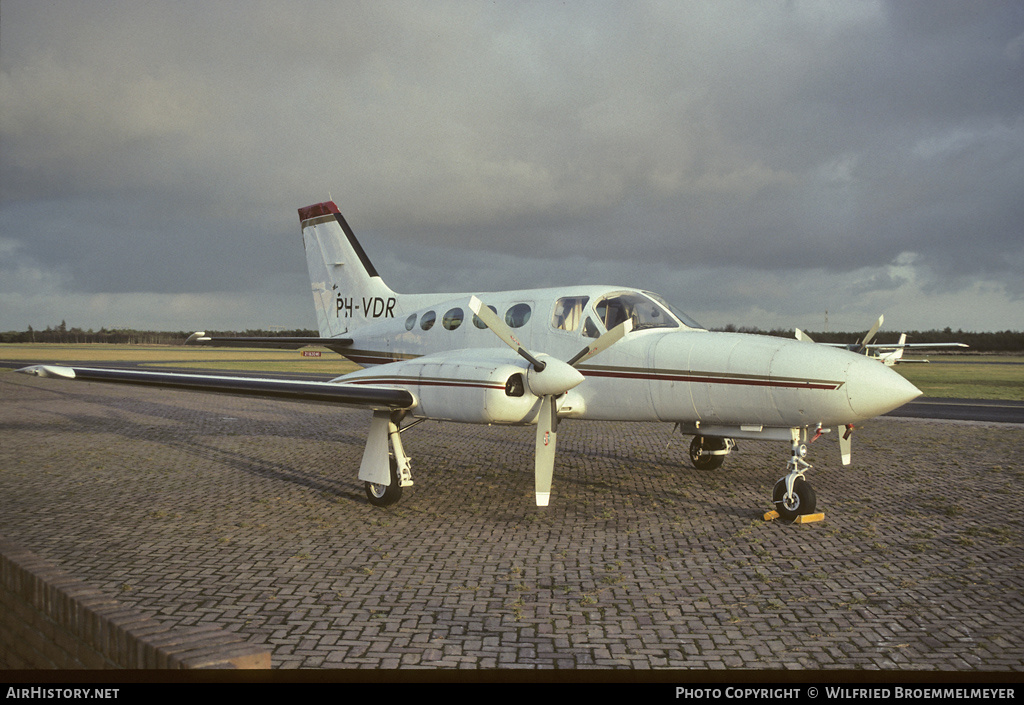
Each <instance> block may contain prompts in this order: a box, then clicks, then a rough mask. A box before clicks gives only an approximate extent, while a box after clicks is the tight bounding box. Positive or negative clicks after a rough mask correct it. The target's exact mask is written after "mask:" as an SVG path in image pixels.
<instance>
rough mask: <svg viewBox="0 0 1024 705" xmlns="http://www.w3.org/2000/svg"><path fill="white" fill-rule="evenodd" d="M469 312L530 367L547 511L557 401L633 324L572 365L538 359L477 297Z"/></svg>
mask: <svg viewBox="0 0 1024 705" xmlns="http://www.w3.org/2000/svg"><path fill="white" fill-rule="evenodd" d="M469 309H470V310H471V311H472V312H473V313H474V314H476V317H477V318H479V319H480V321H481V322H483V324H484V325H485V326H487V327H488V328H489V329H490V330H491V332H492V333H494V334H495V335H497V336H498V337H499V338H500V339H501V340H502V341H503V342H504V343H505V344H506V345H508V346H509V347H510V348H512V349H513V350H515V351H516V353H518V354H519V355H520V356H521V357H522V358H523V359H524V360H526V361H527V362H529V363H530V367H531V369H530V370H529V371H528V372H527V375H526V383H527V385H528V386H529V387H530V391H531V392H533V394H535V395H536V396H538V397H540V412H539V413H538V415H537V442H536V448H535V451H534V490H535V492H536V496H537V506H538V507H546V506H547V505H548V501H549V500H550V498H551V477H552V475H553V474H554V469H555V447H556V444H557V438H558V406H557V404H556V403H555V402H556V399H557V397H559V396H561V395H562V394H565V393H566V392H568V391H569V390H570V389H572V388H573V387H575V386H577V385H578V384H579V383H580V382H582V381H583V375H582V374H580V372H579V370H577V369H576V367H575V365H576V364H577V363H578V362H580V361H581V360H585V359H589V358H591V357H593V356H594V355H597V354H598V353H601V352H603V351H604V350H607V349H608V348H609V347H611V346H612V345H613V344H615V343H616V342H618V341H619V340H621V339H622V337H623V336H624V335H626V333H628V332H629V331H631V330H632V329H633V322H632V320H627V321H625V322H624V323H621V324H619V325H618V326H616V327H615V328H613V329H612V330H610V331H608V332H607V333H605V334H604V335H602V336H600V337H599V338H597V339H596V340H594V341H593V342H592V343H590V345H588V346H586V347H585V348H583V349H582V350H580V351H579V352H578V353H576V354H575V355H573V356H572V357H571V358H570V359H569V361H568V362H563V361H561V360H559V359H557V358H554V357H551V356H550V355H545V354H543V353H538V354H537V355H534V354H533V353H531V352H530V351H529V350H527V349H526V348H525V347H523V344H522V343H521V342H520V341H519V339H518V338H517V337H516V336H515V333H513V332H512V329H511V328H510V327H509V326H508V325H506V323H505V322H504V321H503V320H501V318H499V317H498V314H496V313H495V312H494V311H492V310H491V309H490V308H488V307H487V306H484V304H483V302H482V301H480V299H478V298H477V297H476V296H473V297H471V298H470V300H469Z"/></svg>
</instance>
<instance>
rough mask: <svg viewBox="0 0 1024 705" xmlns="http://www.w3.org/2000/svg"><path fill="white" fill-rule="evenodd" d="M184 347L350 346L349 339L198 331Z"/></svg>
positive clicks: (288, 348) (331, 347)
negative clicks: (253, 335)
mask: <svg viewBox="0 0 1024 705" xmlns="http://www.w3.org/2000/svg"><path fill="white" fill-rule="evenodd" d="M185 345H211V346H216V347H224V348H275V349H278V350H298V349H299V348H305V347H309V346H311V345H320V346H323V347H325V348H330V349H331V350H334V349H335V348H346V347H348V346H350V345H352V339H351V338H303V337H286V336H267V337H251V336H250V337H245V336H209V335H207V334H206V333H204V332H202V331H199V332H196V333H193V334H192V335H190V336H189V337H188V339H187V340H186V341H185Z"/></svg>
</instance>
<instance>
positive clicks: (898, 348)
mask: <svg viewBox="0 0 1024 705" xmlns="http://www.w3.org/2000/svg"><path fill="white" fill-rule="evenodd" d="M884 321H885V316H879V317H878V320H877V321H875V325H873V326H871V330H869V331H868V332H867V333H865V334H864V337H863V338H861V340H860V342H857V343H850V344H843V343H823V345H830V346H832V347H834V348H843V349H845V350H849V351H851V352H855V353H860V354H862V355H867V356H869V357H873V358H875V359H876V360H878V361H879V362H881V363H882V364H884V365H886V366H888V367H892V366H893V365H898V364H901V363H905V362H928V360H917V359H913V360H907V359H904V358H903V353H904V352H906V349H907V348H919V349H920V348H925V349H928V350H934V349H936V348H967V347H970V346H969V345H967V343H908V342H907V334H906V333H901V334H900V341H899V342H898V343H872V342H871V341H872V340H874V339H875V335H876V334H877V333H878V329H879V328H881V327H882V323H883V322H884ZM796 339H797V340H803V341H805V342H808V343H813V342H814V341H813V340H811V336H809V335H807V334H806V333H804V332H803V331H802V330H800V329H799V328H797V329H796Z"/></svg>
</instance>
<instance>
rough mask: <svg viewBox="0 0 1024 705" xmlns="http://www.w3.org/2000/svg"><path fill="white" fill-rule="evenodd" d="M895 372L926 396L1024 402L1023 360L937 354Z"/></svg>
mask: <svg viewBox="0 0 1024 705" xmlns="http://www.w3.org/2000/svg"><path fill="white" fill-rule="evenodd" d="M928 359H929V360H930V361H931V362H929V363H928V364H926V365H925V364H915V363H907V364H901V365H897V366H896V367H895V368H894V369H895V370H896V371H897V372H899V373H900V374H902V375H903V376H904V377H905V378H907V379H908V380H909V381H910V382H911V383H913V384H914V385H916V386H917V388H918V389H920V390H921V391H922V392H924V395H925V396H926V397H953V398H956V399H1006V400H1012V401H1024V357H1000V356H994V355H992V356H966V355H949V356H942V355H934V356H930V357H929V358H928Z"/></svg>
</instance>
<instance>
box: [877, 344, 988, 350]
mask: <svg viewBox="0 0 1024 705" xmlns="http://www.w3.org/2000/svg"><path fill="white" fill-rule="evenodd" d="M864 347H866V348H871V349H872V350H898V349H900V348H969V347H971V346H970V345H968V344H967V343H872V344H871V345H865V346H864Z"/></svg>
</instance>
